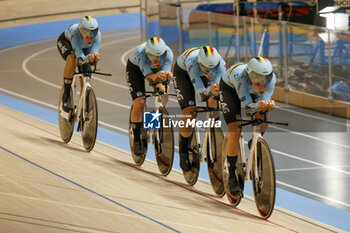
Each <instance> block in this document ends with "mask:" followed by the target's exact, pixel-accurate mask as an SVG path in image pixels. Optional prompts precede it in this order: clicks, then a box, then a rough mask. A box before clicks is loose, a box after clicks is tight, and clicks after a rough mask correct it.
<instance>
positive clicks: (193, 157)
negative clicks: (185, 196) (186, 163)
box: [179, 128, 200, 186]
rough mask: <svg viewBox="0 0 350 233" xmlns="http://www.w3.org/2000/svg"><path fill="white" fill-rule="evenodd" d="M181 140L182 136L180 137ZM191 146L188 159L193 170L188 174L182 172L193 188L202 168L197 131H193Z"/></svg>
mask: <svg viewBox="0 0 350 233" xmlns="http://www.w3.org/2000/svg"><path fill="white" fill-rule="evenodd" d="M179 140H180V136H179ZM190 141H191V142H190V146H189V148H188V157H189V160H190V164H191V167H192V168H191V170H190V171H188V172H185V171H182V173H183V175H184V177H185V180H186V182H187V183H188V184H189V185H191V186H193V185H194V184H195V183H196V182H197V180H198V175H199V168H200V154H199V145H198V142H197V137H196V129H195V128H194V129H193V133H192V136H191V140H190ZM179 148H180V142H179Z"/></svg>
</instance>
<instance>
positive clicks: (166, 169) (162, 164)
mask: <svg viewBox="0 0 350 233" xmlns="http://www.w3.org/2000/svg"><path fill="white" fill-rule="evenodd" d="M159 83H162V82H155V83H154V84H153V85H152V87H153V91H146V93H145V95H144V96H142V98H144V99H147V98H149V97H154V105H155V107H154V109H153V112H158V113H160V114H161V115H160V127H159V128H155V129H145V128H144V127H142V128H141V135H140V138H141V143H142V146H143V148H144V151H145V153H144V154H143V155H135V153H134V135H133V129H132V124H131V122H130V119H131V110H132V106H131V109H130V115H129V142H130V149H131V155H132V158H133V160H134V162H135V164H136V165H137V166H141V165H142V164H143V162H144V161H145V158H146V154H147V144H148V143H152V144H153V145H154V152H155V157H156V161H157V165H158V169H159V171H160V173H161V174H162V175H164V176H166V175H168V174H169V173H170V171H171V169H172V166H173V160H174V134H173V126H172V124H171V123H170V119H169V113H168V111H167V110H166V108H165V106H163V105H162V97H161V96H162V95H164V94H165V95H170V96H176V94H170V93H163V92H160V91H159V89H158V88H157V87H156V85H157V84H159ZM162 84H164V85H165V90H168V83H167V82H164V83H162ZM146 109H147V105H146V104H145V106H144V112H145V111H146ZM164 125H165V126H167V127H163V126H164Z"/></svg>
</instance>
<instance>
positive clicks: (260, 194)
mask: <svg viewBox="0 0 350 233" xmlns="http://www.w3.org/2000/svg"><path fill="white" fill-rule="evenodd" d="M252 169H253V170H252V184H253V192H254V199H255V204H256V207H257V209H258V211H259V213H260V215H261V217H263V218H264V219H267V218H269V217H270V216H271V214H272V211H273V209H274V206H275V197H276V176H275V166H274V162H273V159H272V155H271V151H270V148H269V146H268V145H267V143H266V141H265V140H264V139H263V138H259V139H258V141H257V160H256V161H255V160H254V161H253V166H252ZM254 169H257V172H255V171H254ZM256 174H257V175H256Z"/></svg>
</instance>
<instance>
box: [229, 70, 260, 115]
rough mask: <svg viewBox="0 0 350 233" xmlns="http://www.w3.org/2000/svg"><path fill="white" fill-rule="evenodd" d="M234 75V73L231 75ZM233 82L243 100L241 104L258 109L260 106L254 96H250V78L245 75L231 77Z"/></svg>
mask: <svg viewBox="0 0 350 233" xmlns="http://www.w3.org/2000/svg"><path fill="white" fill-rule="evenodd" d="M232 75H234V73H232V74H231V75H230V76H232ZM231 83H232V84H233V86H234V87H235V89H236V92H237V94H238V97H239V99H240V101H241V106H242V107H246V106H247V107H249V108H250V109H253V110H255V109H257V108H258V107H259V106H258V105H257V104H256V103H254V102H253V99H252V97H251V96H250V93H249V90H248V85H249V83H248V80H247V79H245V78H244V77H242V76H241V77H238V78H235V79H232V78H231Z"/></svg>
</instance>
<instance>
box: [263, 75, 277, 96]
mask: <svg viewBox="0 0 350 233" xmlns="http://www.w3.org/2000/svg"><path fill="white" fill-rule="evenodd" d="M275 84H276V75H275V74H273V77H272V79H271V82H270V83H269V87H268V88H267V89H266V91H265V92H264V93H263V94H262V95H261V97H260V99H261V100H271V97H272V95H273V90H274V89H275Z"/></svg>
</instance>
